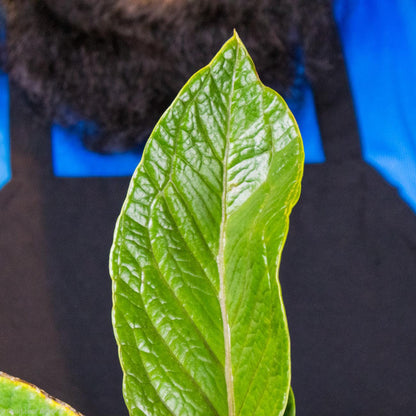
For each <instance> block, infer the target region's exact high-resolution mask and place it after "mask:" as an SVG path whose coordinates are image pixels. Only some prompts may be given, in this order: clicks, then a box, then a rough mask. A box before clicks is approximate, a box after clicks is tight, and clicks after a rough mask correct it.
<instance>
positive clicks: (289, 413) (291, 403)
mask: <svg viewBox="0 0 416 416" xmlns="http://www.w3.org/2000/svg"><path fill="white" fill-rule="evenodd" d="M283 416H296V405H295V395H294V394H293V390H292V387H291V388H290V391H289V399H288V401H287V405H286V410H285V414H284V415H283Z"/></svg>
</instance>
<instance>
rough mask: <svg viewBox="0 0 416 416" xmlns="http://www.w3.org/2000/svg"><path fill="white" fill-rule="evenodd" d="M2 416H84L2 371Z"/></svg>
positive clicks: (0, 391) (0, 398) (0, 396)
mask: <svg viewBox="0 0 416 416" xmlns="http://www.w3.org/2000/svg"><path fill="white" fill-rule="evenodd" d="M0 415H2V416H3V415H15V416H82V415H81V414H80V413H78V412H76V411H75V410H74V409H73V408H72V407H70V406H68V405H67V404H65V403H63V402H61V401H59V400H57V399H54V398H52V397H50V396H49V395H48V394H47V393H45V392H44V391H43V390H40V389H39V388H38V387H35V386H33V385H32V384H29V383H26V382H24V381H22V380H19V379H18V378H15V377H12V376H9V375H8V374H5V373H3V372H1V371H0Z"/></svg>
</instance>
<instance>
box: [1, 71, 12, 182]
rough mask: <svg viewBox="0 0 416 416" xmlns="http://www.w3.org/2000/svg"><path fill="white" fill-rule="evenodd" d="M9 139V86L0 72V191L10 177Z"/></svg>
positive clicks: (5, 77) (5, 76) (4, 75)
mask: <svg viewBox="0 0 416 416" xmlns="http://www.w3.org/2000/svg"><path fill="white" fill-rule="evenodd" d="M9 137H10V134H9V86H8V79H7V75H6V74H4V73H2V72H0V189H1V188H2V187H3V186H4V185H6V183H7V182H9V181H10V179H11V177H12V170H11V163H10V142H9V140H10V139H9Z"/></svg>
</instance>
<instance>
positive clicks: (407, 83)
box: [334, 0, 416, 211]
mask: <svg viewBox="0 0 416 416" xmlns="http://www.w3.org/2000/svg"><path fill="white" fill-rule="evenodd" d="M334 11H335V17H336V20H337V23H338V27H339V31H340V35H341V38H342V41H343V45H344V54H345V59H346V65H347V70H348V73H349V78H350V82H351V89H352V93H353V97H354V104H355V107H356V112H357V118H358V123H359V128H360V134H361V138H362V147H363V155H364V159H365V160H366V161H367V162H368V163H369V164H371V165H372V166H374V167H375V168H376V169H377V170H378V171H379V172H380V173H381V174H382V176H384V178H385V179H386V180H387V181H389V182H390V183H391V184H393V185H395V186H396V187H397V188H398V190H399V192H400V194H401V195H402V197H403V198H404V200H405V201H407V202H408V203H409V205H410V206H411V207H412V208H413V209H414V210H415V211H416V128H415V126H416V25H415V22H416V2H415V1H414V0H400V1H380V0H336V3H335V9H334Z"/></svg>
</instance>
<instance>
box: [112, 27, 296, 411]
mask: <svg viewBox="0 0 416 416" xmlns="http://www.w3.org/2000/svg"><path fill="white" fill-rule="evenodd" d="M303 157H304V156H303V148H302V143H301V138H300V134H299V130H298V128H297V125H296V123H295V121H294V118H293V116H292V114H291V113H290V111H289V110H288V108H287V106H286V104H285V103H284V101H283V99H282V98H281V97H280V96H279V95H278V94H277V93H276V92H274V91H273V90H271V89H269V88H266V87H265V86H264V85H263V84H262V83H261V82H260V80H259V78H258V76H257V73H256V71H255V68H254V65H253V62H252V60H251V58H250V57H249V55H248V53H247V51H246V49H245V47H244V45H243V44H242V43H241V41H240V39H239V38H238V36H237V35H234V37H233V38H231V39H230V40H229V41H228V42H227V43H226V44H225V45H224V46H223V48H222V49H221V51H220V52H219V53H218V54H217V55H216V57H215V58H214V59H213V61H212V62H211V63H210V64H209V65H208V66H207V67H205V68H203V69H202V70H200V71H199V72H197V73H196V74H195V75H194V76H193V77H192V78H191V79H190V80H189V81H188V83H187V84H186V85H185V87H184V88H183V89H182V91H181V92H180V93H179V95H178V97H177V98H176V99H175V101H174V102H173V104H172V105H171V106H170V107H169V109H168V110H167V111H166V112H165V114H164V115H163V116H162V118H161V120H160V121H159V123H158V124H157V126H156V127H155V130H154V131H153V133H152V135H151V137H150V139H149V141H148V143H147V145H146V148H145V151H144V154H143V158H142V161H141V163H140V164H139V166H138V168H137V169H136V172H135V174H134V176H133V178H132V181H131V184H130V188H129V191H128V195H127V198H126V201H125V203H124V206H123V208H122V212H121V214H120V217H119V220H118V223H117V226H116V231H115V239H114V244H113V248H112V255H111V265H110V269H111V275H112V278H113V297H114V308H113V323H114V328H115V333H116V339H117V342H118V345H119V351H120V359H121V364H122V367H123V370H124V384H123V389H124V396H125V399H126V403H127V406H128V408H129V410H130V412H131V414H132V415H143V414H144V415H151V416H159V415H178V416H179V415H180V416H186V415H189V416H191V415H192V416H193V415H204V416H210V415H220V416H225V415H229V416H234V415H246V416H255V415H267V416H275V415H276V416H277V415H279V416H281V415H283V414H284V412H285V409H286V405H287V401H288V397H289V387H290V344H289V334H288V328H287V322H286V316H285V311H284V307H283V303H282V297H281V290H280V285H279V281H278V267H279V262H280V257H281V252H282V248H283V244H284V241H285V239H286V234H287V231H288V216H289V213H290V211H291V209H292V207H293V205H294V204H295V202H296V201H297V199H298V197H299V192H300V180H301V176H302V171H303Z"/></svg>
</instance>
